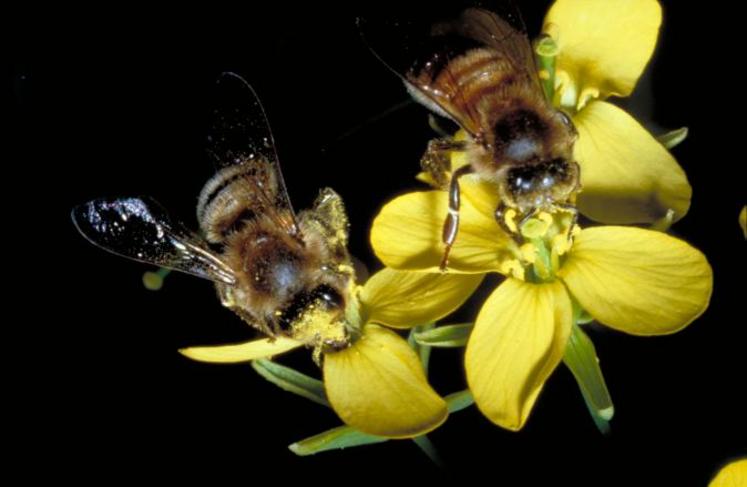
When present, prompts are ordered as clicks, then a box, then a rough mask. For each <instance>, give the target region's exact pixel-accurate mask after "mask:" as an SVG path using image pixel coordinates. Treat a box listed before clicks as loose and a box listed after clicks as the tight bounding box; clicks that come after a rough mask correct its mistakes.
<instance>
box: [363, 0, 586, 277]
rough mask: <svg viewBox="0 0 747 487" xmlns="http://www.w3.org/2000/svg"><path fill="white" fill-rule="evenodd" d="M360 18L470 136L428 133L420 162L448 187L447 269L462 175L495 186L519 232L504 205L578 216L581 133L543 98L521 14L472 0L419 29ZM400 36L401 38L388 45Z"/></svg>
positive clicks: (430, 103)
mask: <svg viewBox="0 0 747 487" xmlns="http://www.w3.org/2000/svg"><path fill="white" fill-rule="evenodd" d="M495 9H496V10H497V9H498V8H497V7H496V8H495ZM359 25H360V27H361V30H362V34H363V36H364V38H365V39H366V41H367V42H368V43H369V45H370V46H371V48H372V50H373V51H374V53H375V54H376V55H377V56H378V57H379V58H380V59H382V61H384V63H385V64H387V65H388V66H389V67H390V68H392V69H393V70H394V71H395V72H396V73H397V74H399V75H400V76H401V77H402V78H403V80H404V82H405V86H406V87H407V90H408V92H409V93H410V94H411V95H412V96H413V98H414V99H415V100H416V101H418V102H419V103H421V104H423V105H425V106H426V107H427V108H429V109H431V110H432V111H433V112H435V113H437V114H438V115H441V116H444V117H447V118H449V119H451V120H452V121H454V122H456V123H457V124H458V125H459V126H460V127H461V128H462V129H463V130H464V131H465V132H466V133H467V135H468V137H467V139H466V140H463V141H457V140H454V139H452V138H440V139H434V140H431V141H430V142H429V144H428V148H427V150H426V152H425V155H424V156H423V158H422V160H421V164H422V167H423V169H424V170H425V171H427V172H428V173H429V174H430V176H431V178H432V179H433V180H434V181H435V182H436V184H437V185H438V186H439V187H441V188H443V189H446V190H448V191H449V211H448V214H447V215H446V219H445V222H444V227H443V235H442V240H443V243H444V246H445V249H444V254H443V259H442V261H441V269H442V270H446V268H447V266H448V258H449V252H450V250H451V247H452V245H453V244H454V241H455V239H456V237H457V233H458V229H459V206H460V191H459V178H461V177H463V176H465V175H468V174H474V175H476V176H477V177H478V178H480V179H481V180H483V181H488V182H490V183H492V184H494V185H495V187H496V190H497V192H498V195H499V197H500V204H499V205H498V207H497V208H496V210H495V218H496V220H497V222H498V223H499V224H500V225H501V227H502V228H503V229H504V230H506V231H507V232H508V233H509V234H513V235H514V237H515V238H519V237H518V235H516V234H515V233H514V232H512V230H511V229H510V228H509V227H508V225H507V223H506V220H505V213H506V211H507V210H508V209H513V210H515V212H516V213H517V215H518V218H519V222H523V221H525V220H526V219H528V218H529V217H531V216H533V215H535V214H536V212H538V211H541V210H542V211H553V210H555V209H557V208H559V207H560V208H566V209H569V210H571V211H573V212H574V214H575V209H574V208H573V207H572V206H571V205H570V203H572V202H573V198H574V195H575V194H576V193H577V192H578V191H579V190H580V182H579V179H580V169H579V166H578V164H577V163H576V162H575V161H574V160H573V146H574V142H575V140H576V138H577V132H576V130H575V128H574V126H573V123H572V122H571V120H570V118H569V117H568V116H567V115H566V114H565V113H563V112H562V111H559V110H556V109H555V108H553V106H552V105H551V103H550V102H549V101H548V100H547V99H546V98H545V95H544V92H543V90H542V86H541V84H540V82H539V78H538V75H537V67H536V64H535V59H534V53H533V50H532V45H531V43H530V41H529V38H528V37H527V35H526V33H525V31H524V29H523V25H522V24H521V20H520V17H519V16H518V13H517V12H515V11H513V10H506V12H504V13H503V14H502V15H499V14H498V13H496V12H494V11H492V10H488V9H486V8H483V7H479V6H478V7H475V6H470V7H467V8H464V9H463V10H461V11H460V12H458V14H457V15H456V17H455V18H449V19H448V20H446V21H442V22H435V23H433V24H429V25H427V26H425V28H424V29H420V31H418V26H417V25H416V24H414V23H412V22H408V21H406V20H402V19H397V20H381V19H379V20H378V21H377V20H373V19H365V18H364V19H361V20H359ZM407 29H411V30H412V31H410V32H405V31H406V30H407ZM419 34H420V35H419ZM397 40H400V41H401V42H402V43H403V45H401V46H396V45H393V44H392V43H393V42H396V41H397ZM453 151H461V152H464V153H466V155H467V160H468V161H469V164H467V165H465V166H463V167H460V168H458V169H456V170H454V171H453V172H452V171H450V169H451V168H450V163H449V162H450V159H449V156H450V153H451V152H453ZM520 225H521V223H519V225H518V226H520Z"/></svg>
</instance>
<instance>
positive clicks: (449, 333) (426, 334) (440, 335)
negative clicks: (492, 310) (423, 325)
mask: <svg viewBox="0 0 747 487" xmlns="http://www.w3.org/2000/svg"><path fill="white" fill-rule="evenodd" d="M473 325H474V323H460V324H456V325H445V326H439V327H436V328H432V329H430V330H427V331H422V332H415V333H414V339H415V341H416V342H417V343H418V344H420V345H422V346H423V347H425V348H430V347H438V348H453V347H463V346H465V345H466V344H467V339H468V338H469V334H470V332H471V331H472V326H473Z"/></svg>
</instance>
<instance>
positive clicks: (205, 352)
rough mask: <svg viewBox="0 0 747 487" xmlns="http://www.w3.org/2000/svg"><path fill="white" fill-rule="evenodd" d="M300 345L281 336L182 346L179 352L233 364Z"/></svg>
mask: <svg viewBox="0 0 747 487" xmlns="http://www.w3.org/2000/svg"><path fill="white" fill-rule="evenodd" d="M300 346H303V343H301V342H299V341H296V340H292V339H290V338H285V337H282V336H279V337H276V338H275V339H274V340H271V339H269V338H263V339H261V340H253V341H251V342H244V343H236V344H233V345H218V346H209V347H189V348H182V349H180V350H179V353H181V354H182V355H184V356H185V357H187V358H191V359H192V360H197V361H198V362H211V363H216V364H232V363H236V362H249V361H251V360H257V359H261V358H270V357H272V356H274V355H279V354H281V353H285V352H287V351H289V350H293V349H294V348H298V347H300Z"/></svg>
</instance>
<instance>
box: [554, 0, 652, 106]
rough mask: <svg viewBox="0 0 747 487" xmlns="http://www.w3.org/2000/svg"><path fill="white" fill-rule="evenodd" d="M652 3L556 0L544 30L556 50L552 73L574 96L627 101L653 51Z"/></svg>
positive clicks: (643, 0)
mask: <svg viewBox="0 0 747 487" xmlns="http://www.w3.org/2000/svg"><path fill="white" fill-rule="evenodd" d="M660 25H661V7H660V6H659V3H658V2H657V1H656V0H603V1H599V0H556V2H555V3H554V4H553V5H552V7H551V8H550V10H549V11H548V12H547V16H546V17H545V23H544V28H543V31H544V32H546V33H548V34H550V35H551V36H552V38H553V40H555V42H556V43H557V45H558V48H559V54H558V57H557V59H556V69H557V70H558V71H564V72H565V73H567V74H568V76H569V77H570V78H571V79H572V80H573V83H574V85H575V87H576V90H575V91H576V92H578V93H582V92H584V91H598V92H599V94H600V95H601V96H603V97H606V96H609V95H618V96H628V95H629V94H630V93H631V92H632V91H633V88H634V87H635V84H636V82H637V81H638V78H639V77H640V76H641V73H642V72H643V69H644V68H645V67H646V64H647V63H648V61H649V59H650V58H651V54H652V53H653V51H654V47H656V38H657V36H658V34H659V26H660Z"/></svg>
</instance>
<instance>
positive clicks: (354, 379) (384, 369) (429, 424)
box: [180, 269, 482, 438]
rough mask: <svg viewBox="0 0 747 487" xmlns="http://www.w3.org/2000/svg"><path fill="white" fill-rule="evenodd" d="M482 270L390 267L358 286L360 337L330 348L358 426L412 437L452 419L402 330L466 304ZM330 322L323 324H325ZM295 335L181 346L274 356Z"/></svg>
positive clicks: (227, 357)
mask: <svg viewBox="0 0 747 487" xmlns="http://www.w3.org/2000/svg"><path fill="white" fill-rule="evenodd" d="M481 280H482V277H481V276H477V275H476V276H466V275H462V276H458V275H449V276H439V275H436V274H418V273H411V272H400V271H395V270H392V269H383V270H381V271H379V272H377V273H376V274H374V275H373V276H372V277H371V278H370V279H369V280H368V281H367V282H366V283H365V285H363V286H358V287H357V288H356V289H355V290H353V291H351V296H350V297H349V302H350V303H351V304H350V306H349V307H350V308H352V310H351V311H350V312H349V313H347V314H348V325H349V326H350V327H351V329H353V330H354V331H356V330H357V332H354V333H353V334H354V335H357V336H358V339H357V340H355V341H354V343H353V344H352V345H351V346H350V347H349V348H347V349H345V350H342V351H338V352H328V353H325V355H324V358H323V363H322V369H323V375H324V388H325V392H326V395H327V399H328V400H329V402H330V404H331V406H332V408H333V409H334V410H335V412H336V413H337V414H338V415H339V416H340V418H341V419H342V420H343V421H344V422H345V423H347V424H348V425H350V426H353V427H355V428H357V429H359V430H360V431H362V432H364V433H368V434H372V435H378V436H385V437H389V438H409V437H415V436H419V435H422V434H424V433H427V432H428V431H431V430H433V429H435V428H437V427H438V426H439V425H441V423H443V422H444V421H445V420H446V416H447V409H446V402H445V401H444V400H443V399H442V398H441V397H440V396H439V395H438V394H437V393H436V392H435V391H434V390H433V389H432V388H431V386H430V385H429V384H428V381H427V379H426V376H425V373H424V371H423V367H422V365H421V362H420V360H419V358H418V356H417V354H416V353H415V352H414V351H413V350H412V348H411V347H410V346H409V345H408V344H407V342H406V341H405V340H404V339H403V338H402V337H400V336H399V335H398V334H397V333H395V332H394V331H392V330H390V329H388V328H385V327H384V326H380V325H386V326H387V327H390V328H395V329H405V328H410V327H412V326H414V325H418V324H425V323H432V322H434V321H436V320H438V319H440V318H442V317H444V316H446V315H448V314H449V313H451V312H452V311H454V310H455V309H456V308H458V307H459V306H460V305H461V304H462V303H463V302H464V301H465V300H466V299H467V298H468V297H469V296H470V295H471V294H472V292H473V291H474V290H475V289H476V288H477V286H478V285H479V284H480V281H481ZM322 325H323V324H322ZM301 346H302V343H300V342H298V341H295V340H291V339H289V338H284V337H278V338H276V339H274V340H271V339H261V340H254V341H250V342H246V343H242V344H237V345H224V346H217V347H192V348H186V349H183V350H180V352H181V353H182V354H184V355H185V356H187V357H189V358H191V359H194V360H199V361H203V362H212V363H235V362H246V361H251V360H257V359H261V358H268V357H271V356H274V355H278V354H281V353H284V352H287V351H289V350H292V349H295V348H298V347H301Z"/></svg>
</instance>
